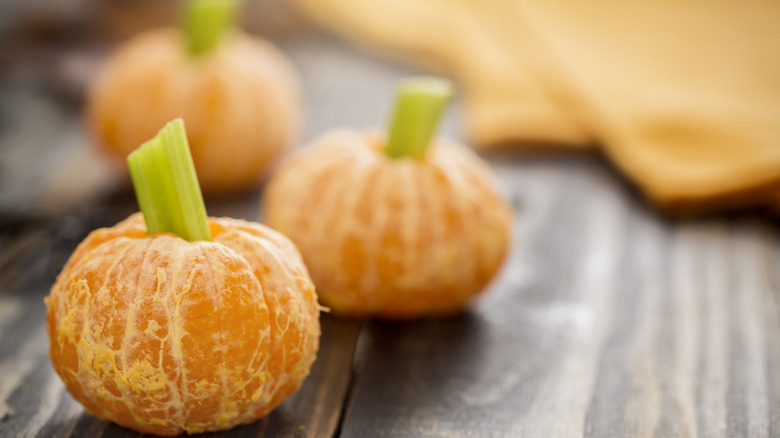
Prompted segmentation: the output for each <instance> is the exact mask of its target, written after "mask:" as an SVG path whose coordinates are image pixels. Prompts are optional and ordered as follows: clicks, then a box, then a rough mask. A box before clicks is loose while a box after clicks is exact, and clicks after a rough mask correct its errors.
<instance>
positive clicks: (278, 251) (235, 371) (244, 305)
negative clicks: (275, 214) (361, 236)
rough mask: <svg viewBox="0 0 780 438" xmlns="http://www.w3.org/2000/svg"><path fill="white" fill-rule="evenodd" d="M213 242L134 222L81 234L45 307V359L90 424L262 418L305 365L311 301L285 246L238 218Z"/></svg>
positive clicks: (169, 427) (172, 430)
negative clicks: (92, 417)
mask: <svg viewBox="0 0 780 438" xmlns="http://www.w3.org/2000/svg"><path fill="white" fill-rule="evenodd" d="M209 225H210V228H211V232H212V236H213V241H212V242H203V241H199V242H187V241H184V240H183V239H181V238H179V237H176V236H174V235H171V234H167V233H158V234H154V235H150V236H147V235H146V231H145V227H144V224H143V218H142V216H141V215H140V214H136V215H133V216H131V217H130V218H128V219H127V220H125V221H123V222H121V223H119V224H117V225H116V226H115V227H112V228H108V229H102V230H97V231H95V232H93V233H92V234H90V235H89V236H88V237H87V238H86V239H85V240H84V242H82V243H81V244H80V245H79V247H78V249H77V250H76V251H75V252H74V254H73V255H72V256H71V259H70V260H69V261H68V263H67V264H66V266H65V268H64V269H63V271H62V272H61V273H60V275H59V276H58V278H57V281H56V283H55V284H54V287H53V288H52V290H51V293H50V296H49V297H48V298H47V300H46V303H47V306H48V316H47V329H48V332H49V337H50V340H51V350H50V354H51V359H52V363H53V365H54V369H55V370H56V371H57V373H58V374H59V375H60V376H61V377H62V379H63V381H64V382H65V385H66V387H67V389H68V390H69V391H70V393H71V394H72V395H73V396H74V398H76V400H78V401H79V402H81V403H82V404H83V405H84V407H85V409H86V410H87V411H88V412H89V413H91V414H93V415H95V416H97V417H100V418H102V419H106V420H110V421H114V422H116V423H118V424H120V425H123V426H126V427H130V428H133V429H135V430H138V431H141V432H145V433H155V434H159V435H176V434H179V433H181V432H183V431H184V432H188V433H196V432H203V431H210V430H223V429H228V428H230V427H232V426H234V425H236V424H241V423H248V422H252V421H254V420H256V419H258V418H260V417H262V416H264V415H265V414H267V413H268V412H269V411H270V410H271V409H273V408H274V407H275V406H276V405H278V404H279V403H281V402H282V401H283V400H284V399H285V398H286V397H287V396H289V395H290V394H291V393H293V392H294V391H295V390H296V389H297V388H298V386H300V384H301V382H302V380H303V379H304V378H305V377H306V375H307V374H308V372H309V368H310V366H311V364H312V362H313V361H314V359H315V356H316V351H317V346H318V339H319V334H320V328H319V320H318V305H317V297H316V293H315V292H314V287H313V285H312V283H311V281H310V280H309V276H308V273H307V270H306V268H305V266H304V265H303V263H302V261H301V258H300V255H299V254H298V252H297V250H296V249H295V247H294V246H293V245H292V244H291V243H290V242H289V241H287V240H286V238H284V237H283V236H281V235H280V234H279V233H277V232H275V231H273V230H270V229H268V228H266V227H263V226H262V225H259V224H253V223H249V222H244V221H238V220H231V219H215V218H210V219H209Z"/></svg>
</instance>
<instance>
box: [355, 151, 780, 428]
mask: <svg viewBox="0 0 780 438" xmlns="http://www.w3.org/2000/svg"><path fill="white" fill-rule="evenodd" d="M494 164H495V168H496V169H497V172H498V174H499V176H500V178H501V182H502V183H503V186H504V188H505V189H506V191H507V192H508V195H509V196H510V197H511V198H512V199H513V200H514V201H515V203H516V204H518V205H519V207H520V208H519V212H518V214H517V217H516V221H515V234H514V245H513V249H512V254H511V256H510V258H509V260H508V263H507V265H506V267H505V270H504V271H503V273H502V274H501V275H500V276H499V278H498V279H497V280H496V281H495V283H494V284H493V285H492V287H491V288H490V290H488V291H487V293H486V294H485V296H484V297H482V298H481V299H480V300H479V301H478V302H477V303H475V306H474V307H473V308H472V309H471V311H469V312H468V313H466V314H465V315H463V316H460V317H458V318H453V319H446V320H438V321H421V322H416V323H412V324H391V323H383V322H374V323H371V324H370V325H369V327H368V334H367V337H368V339H369V341H368V347H367V349H368V352H367V353H366V357H365V358H364V363H363V365H362V368H361V370H360V372H359V374H358V377H357V381H356V382H355V389H354V394H353V396H352V398H351V400H350V403H349V406H348V407H347V412H346V417H345V420H344V424H343V427H342V432H343V433H342V436H343V437H350V438H351V437H356V438H357V437H366V436H384V437H407V436H436V437H520V436H522V437H581V436H592V437H677V436H679V437H697V436H706V437H743V436H744V437H747V436H750V437H776V436H780V423H779V422H778V418H780V390H779V388H778V386H779V385H778V383H779V381H778V377H779V376H778V375H779V374H780V368H779V367H780V363H779V362H778V358H780V355H779V353H780V336H779V334H780V326H778V314H777V310H778V308H777V306H776V297H777V295H776V292H777V250H776V249H777V248H776V247H777V233H776V230H775V229H773V228H772V227H771V226H770V225H769V224H768V223H766V222H764V221H762V220H760V219H755V218H746V217H742V218H730V219H725V218H724V219H710V220H700V221H687V222H670V221H666V220H664V219H663V218H661V217H659V216H658V215H657V214H655V213H654V212H653V211H650V210H648V208H647V206H646V205H645V204H644V203H642V202H641V201H638V200H637V199H636V196H635V195H634V194H633V193H631V192H630V190H628V189H627V188H626V187H625V186H624V185H623V184H622V183H621V182H620V181H618V180H616V178H615V177H614V176H613V175H612V174H611V172H609V171H608V170H607V169H606V168H605V166H604V165H603V163H598V162H595V161H590V162H588V161H587V160H581V159H536V160H525V161H521V160H516V161H514V162H506V161H504V162H496V163H494Z"/></svg>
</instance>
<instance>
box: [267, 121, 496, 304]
mask: <svg viewBox="0 0 780 438" xmlns="http://www.w3.org/2000/svg"><path fill="white" fill-rule="evenodd" d="M384 146H385V139H384V137H383V136H381V135H374V134H362V133H357V132H353V131H337V132H332V133H330V134H328V135H325V136H323V137H322V138H320V139H319V140H318V141H316V142H315V144H314V145H313V146H311V147H309V148H306V149H304V150H302V151H301V152H300V153H298V154H297V155H294V156H291V157H290V158H289V159H288V160H286V161H285V162H283V163H282V164H281V165H280V167H279V169H278V170H277V172H276V173H275V174H274V175H273V177H272V179H271V181H270V182H269V186H268V189H267V192H266V195H265V200H264V207H263V209H264V214H265V221H266V222H267V223H268V224H269V225H270V226H271V227H273V228H275V229H277V230H279V231H281V232H282V233H284V234H285V235H287V236H288V237H289V238H290V239H291V240H292V241H293V242H294V243H295V244H296V245H297V246H298V248H299V249H300V251H301V253H302V255H303V258H304V260H305V262H306V265H307V267H308V268H309V271H310V272H311V275H312V279H313V280H314V283H315V284H316V285H317V291H318V294H319V296H320V298H321V300H322V302H323V304H324V305H326V306H329V307H331V308H332V309H333V311H334V312H336V313H340V314H345V315H353V316H379V317H385V318H400V319H404V318H414V317H419V316H431V315H442V314H450V313H453V312H457V311H458V310H460V309H461V308H463V306H464V305H465V304H466V303H467V301H468V300H469V299H470V298H471V297H472V296H474V295H475V294H477V293H478V292H480V291H481V290H482V289H483V288H484V287H485V285H486V284H487V283H488V282H489V281H490V279H491V278H492V277H493V275H494V274H495V273H496V271H497V270H498V269H499V267H500V266H501V264H502V261H503V260H504V258H505V255H506V253H507V248H508V242H509V233H510V223H511V218H512V215H511V210H510V208H509V206H508V205H507V203H506V202H505V201H504V200H503V199H502V198H501V196H500V195H499V193H498V190H497V188H496V185H495V182H494V180H493V177H492V175H491V172H490V170H489V169H488V167H487V166H486V165H485V163H483V162H482V160H481V159H479V158H478V157H477V156H476V155H475V154H473V153H472V152H471V151H470V150H468V149H466V148H465V147H462V146H459V145H456V144H452V143H447V142H443V141H434V142H433V144H432V145H431V146H430V148H429V149H428V150H427V153H426V154H425V156H424V157H423V159H421V160H418V159H414V158H412V157H402V158H391V157H389V156H388V155H387V154H386V153H385V152H384V151H383V148H384Z"/></svg>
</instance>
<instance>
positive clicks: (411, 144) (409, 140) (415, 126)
mask: <svg viewBox="0 0 780 438" xmlns="http://www.w3.org/2000/svg"><path fill="white" fill-rule="evenodd" d="M451 96H452V85H451V84H450V82H448V81H445V80H443V79H437V78H413V79H409V80H406V81H405V82H403V83H402V84H401V86H400V87H399V89H398V94H397V97H396V104H395V111H394V114H393V120H392V123H391V124H390V134H389V136H388V140H387V145H386V146H385V153H386V154H387V155H388V156H390V157H392V158H402V157H412V158H415V159H418V160H422V159H423V158H424V157H425V153H426V151H427V150H428V147H429V146H430V143H431V140H432V138H433V136H434V134H435V133H436V130H437V128H438V125H439V121H440V120H441V116H442V114H443V113H444V109H445V108H446V106H447V102H448V101H449V99H450V97H451Z"/></svg>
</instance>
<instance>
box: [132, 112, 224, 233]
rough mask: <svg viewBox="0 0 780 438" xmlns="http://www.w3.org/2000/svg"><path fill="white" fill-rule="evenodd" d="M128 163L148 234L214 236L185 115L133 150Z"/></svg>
mask: <svg viewBox="0 0 780 438" xmlns="http://www.w3.org/2000/svg"><path fill="white" fill-rule="evenodd" d="M127 165H128V167H129V169H130V176H131V178H132V180H133V187H134V188H135V194H136V198H137V200H138V206H139V207H140V209H141V212H142V213H143V215H144V221H145V222H146V228H147V230H148V232H149V234H154V233H159V232H169V233H173V234H176V235H177V236H179V237H181V238H183V239H185V240H189V241H196V240H211V233H210V231H209V225H208V216H207V215H206V207H205V205H204V203H203V195H202V194H201V191H200V185H199V184H198V177H197V175H196V173H195V165H194V164H193V162H192V155H190V148H189V144H188V143H187V133H186V131H185V129H184V121H183V120H182V119H176V120H174V121H172V122H170V123H168V124H167V125H165V127H163V128H162V129H161V130H160V132H159V133H158V134H157V135H156V136H155V137H154V138H152V139H151V140H149V141H147V142H146V143H144V144H142V145H141V146H140V147H139V148H138V149H136V150H135V151H133V152H132V153H131V154H130V155H129V156H128V157H127Z"/></svg>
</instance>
